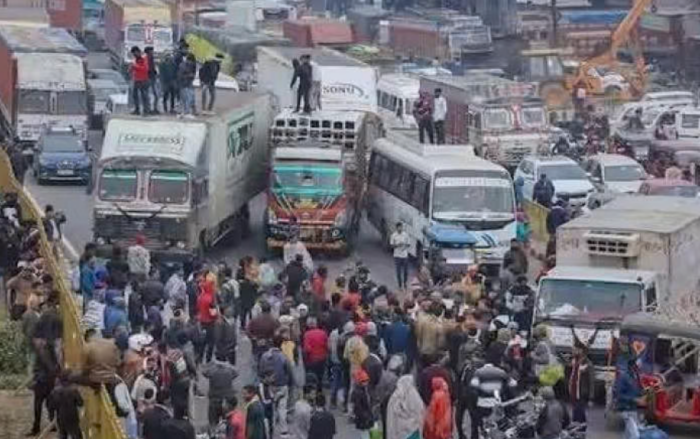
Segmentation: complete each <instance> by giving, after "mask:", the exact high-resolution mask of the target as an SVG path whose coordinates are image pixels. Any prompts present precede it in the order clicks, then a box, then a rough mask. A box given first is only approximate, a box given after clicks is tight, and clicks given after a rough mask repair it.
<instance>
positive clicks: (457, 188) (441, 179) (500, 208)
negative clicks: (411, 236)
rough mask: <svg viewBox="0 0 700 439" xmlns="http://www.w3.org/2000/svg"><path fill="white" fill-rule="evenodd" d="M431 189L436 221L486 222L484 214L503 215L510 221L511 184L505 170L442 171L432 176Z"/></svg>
mask: <svg viewBox="0 0 700 439" xmlns="http://www.w3.org/2000/svg"><path fill="white" fill-rule="evenodd" d="M434 186H435V188H434V189H433V216H434V217H435V218H436V219H443V220H470V219H479V220H483V219H484V218H486V219H489V218H488V214H503V213H506V214H509V219H512V218H511V217H510V215H512V214H513V209H514V197H513V185H512V183H511V180H510V177H509V176H508V174H507V172H505V171H503V172H500V171H443V172H440V173H438V174H437V175H436V176H435V184H434ZM485 214H487V215H486V217H485V216H484V215H485ZM491 219H502V218H500V216H499V217H498V218H496V217H494V218H491Z"/></svg>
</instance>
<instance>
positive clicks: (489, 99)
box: [420, 74, 549, 168]
mask: <svg viewBox="0 0 700 439" xmlns="http://www.w3.org/2000/svg"><path fill="white" fill-rule="evenodd" d="M437 88H440V89H442V93H443V96H444V97H445V99H446V100H447V119H446V120H445V137H446V140H447V142H448V143H455V144H471V145H473V146H474V149H475V151H476V153H477V155H478V156H480V157H483V158H486V159H489V160H492V161H494V162H496V163H498V164H500V165H503V166H505V167H506V168H514V167H515V166H517V165H518V164H519V163H520V161H521V160H522V158H523V157H524V156H526V155H529V154H536V153H538V152H540V150H543V149H544V148H546V147H547V145H548V138H549V136H548V131H549V124H548V121H547V117H546V113H545V108H544V103H543V102H542V101H541V100H540V99H539V98H537V97H535V90H536V88H535V87H534V86H533V85H532V84H526V83H521V82H515V81H511V80H509V79H505V78H499V77H495V76H492V75H485V74H473V75H465V76H444V75H438V76H432V77H427V76H423V77H421V78H420V91H424V92H427V93H430V94H432V93H433V92H434V90H435V89H437Z"/></svg>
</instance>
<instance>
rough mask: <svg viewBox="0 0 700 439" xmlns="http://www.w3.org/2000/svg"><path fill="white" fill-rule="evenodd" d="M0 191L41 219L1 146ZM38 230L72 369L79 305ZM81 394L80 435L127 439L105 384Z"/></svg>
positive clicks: (79, 352) (77, 360)
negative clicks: (82, 402) (82, 403)
mask: <svg viewBox="0 0 700 439" xmlns="http://www.w3.org/2000/svg"><path fill="white" fill-rule="evenodd" d="M0 192H2V193H16V194H17V196H18V200H19V203H20V205H21V207H22V215H23V216H24V217H25V219H29V220H34V221H36V222H37V223H40V221H41V219H42V213H41V210H40V208H39V206H37V205H36V203H35V202H34V201H33V200H32V198H31V197H29V196H28V195H27V194H26V192H25V191H24V188H23V187H22V185H20V184H19V183H18V182H17V180H16V179H15V177H14V173H13V172H12V165H11V164H10V159H9V158H8V156H7V154H6V153H5V152H4V151H2V150H1V149H0ZM39 234H40V236H41V240H40V253H41V257H42V258H43V259H44V261H45V263H46V265H47V269H48V271H49V273H50V274H51V276H52V277H53V279H54V288H55V289H56V290H57V291H59V293H60V296H59V297H60V313H61V319H62V322H63V340H62V350H63V365H64V367H67V368H70V369H73V370H76V369H78V370H79V369H80V368H81V366H82V362H83V351H84V348H85V345H84V344H85V342H84V338H83V336H82V331H81V327H80V313H79V310H78V306H77V304H76V301H75V298H74V297H73V293H72V292H71V288H70V286H69V285H70V283H69V282H68V279H67V273H66V271H65V269H64V267H62V265H61V263H60V260H59V259H58V258H57V257H56V255H55V254H54V251H53V248H52V246H51V244H49V241H48V239H47V238H46V233H45V232H44V228H43V227H39ZM82 396H83V400H84V403H85V404H84V409H83V411H82V414H81V426H82V430H83V435H84V436H85V437H86V438H87V439H126V434H124V430H123V429H122V424H121V422H120V421H119V419H118V418H117V415H116V413H115V411H114V407H113V405H112V403H111V401H110V398H109V395H108V394H107V391H106V390H105V389H104V387H103V388H102V389H101V390H100V391H99V392H96V391H94V390H92V389H89V388H87V387H86V388H83V389H82Z"/></svg>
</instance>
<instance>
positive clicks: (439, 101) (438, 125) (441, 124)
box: [433, 88, 447, 145]
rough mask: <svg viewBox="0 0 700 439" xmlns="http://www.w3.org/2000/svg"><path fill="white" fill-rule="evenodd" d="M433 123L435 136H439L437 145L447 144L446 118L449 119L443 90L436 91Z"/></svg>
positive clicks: (437, 89)
mask: <svg viewBox="0 0 700 439" xmlns="http://www.w3.org/2000/svg"><path fill="white" fill-rule="evenodd" d="M433 107H434V108H433V122H434V124H435V135H436V136H437V144H438V145H444V144H445V118H446V117H447V100H445V97H444V96H443V95H442V89H440V88H436V89H435V98H434V104H433Z"/></svg>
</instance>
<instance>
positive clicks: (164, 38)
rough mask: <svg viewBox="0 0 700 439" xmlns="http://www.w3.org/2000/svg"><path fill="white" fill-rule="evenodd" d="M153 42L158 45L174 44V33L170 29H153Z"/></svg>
mask: <svg viewBox="0 0 700 439" xmlns="http://www.w3.org/2000/svg"><path fill="white" fill-rule="evenodd" d="M153 42H154V43H156V44H158V45H166V44H172V42H173V33H172V31H171V30H170V29H167V28H164V27H157V28H155V29H153Z"/></svg>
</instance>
